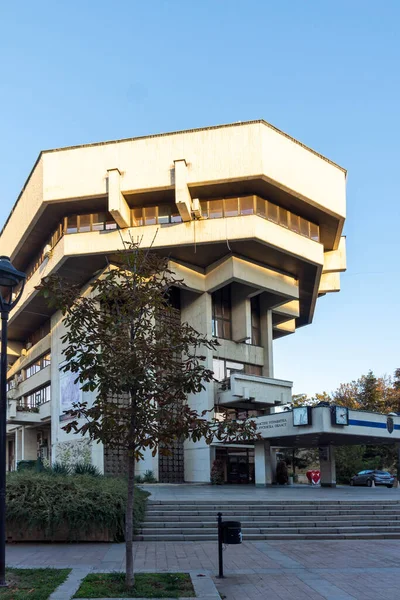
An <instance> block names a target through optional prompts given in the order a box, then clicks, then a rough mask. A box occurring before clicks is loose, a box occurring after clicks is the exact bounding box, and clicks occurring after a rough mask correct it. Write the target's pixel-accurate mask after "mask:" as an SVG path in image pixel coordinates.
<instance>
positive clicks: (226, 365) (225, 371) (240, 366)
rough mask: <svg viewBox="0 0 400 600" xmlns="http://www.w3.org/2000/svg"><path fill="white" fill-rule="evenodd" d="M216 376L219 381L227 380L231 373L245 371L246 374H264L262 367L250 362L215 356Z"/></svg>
mask: <svg viewBox="0 0 400 600" xmlns="http://www.w3.org/2000/svg"><path fill="white" fill-rule="evenodd" d="M212 368H213V371H214V378H215V379H216V380H217V381H225V380H226V379H228V378H229V377H230V375H231V373H244V374H245V375H258V376H261V375H262V367H260V366H259V365H251V364H248V363H242V362H235V361H232V360H225V359H222V358H213V367H212Z"/></svg>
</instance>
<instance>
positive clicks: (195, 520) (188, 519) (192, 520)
mask: <svg viewBox="0 0 400 600" xmlns="http://www.w3.org/2000/svg"><path fill="white" fill-rule="evenodd" d="M223 518H224V519H226V515H225V514H224V516H223ZM364 519H368V520H379V521H380V520H382V519H384V520H385V521H390V522H392V521H394V522H396V521H400V514H398V515H382V516H381V515H379V514H372V515H360V514H357V513H355V514H354V515H338V514H337V513H335V514H332V515H297V516H292V515H284V514H281V515H276V516H274V517H273V518H272V519H271V518H269V517H268V518H267V517H266V516H265V515H243V514H240V515H235V519H234V520H235V521H241V522H242V523H261V522H264V523H270V522H271V521H272V522H277V521H279V522H286V523H291V522H297V521H299V520H301V521H310V522H315V523H326V522H327V521H332V520H340V521H343V522H344V521H349V522H351V521H354V520H356V521H358V520H364ZM147 522H148V523H154V526H156V525H157V526H159V527H162V526H163V524H164V523H177V524H180V523H187V524H190V525H191V526H194V525H195V524H197V525H198V526H200V525H201V524H202V523H212V524H214V525H215V526H216V524H217V517H216V515H215V514H214V515H213V516H212V517H211V516H210V517H201V516H199V515H195V516H193V515H189V516H185V515H183V516H179V517H174V518H170V519H166V517H165V516H157V517H153V516H151V515H149V514H148V515H147V517H146V521H145V523H147ZM182 526H183V525H182Z"/></svg>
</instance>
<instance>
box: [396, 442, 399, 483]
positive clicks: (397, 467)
mask: <svg viewBox="0 0 400 600" xmlns="http://www.w3.org/2000/svg"><path fill="white" fill-rule="evenodd" d="M396 451H397V452H396V457H397V463H396V471H397V481H400V442H396Z"/></svg>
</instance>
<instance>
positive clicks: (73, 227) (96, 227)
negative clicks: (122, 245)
mask: <svg viewBox="0 0 400 600" xmlns="http://www.w3.org/2000/svg"><path fill="white" fill-rule="evenodd" d="M112 229H117V224H116V222H115V221H114V219H113V218H112V216H111V215H110V213H108V212H97V213H91V214H85V215H71V216H69V217H64V219H63V220H62V222H61V223H60V224H59V225H58V227H57V229H56V230H55V231H54V232H53V233H52V235H51V236H50V239H49V240H48V242H47V244H46V245H49V246H50V247H51V248H52V249H53V248H54V247H55V246H56V244H57V243H58V242H59V241H60V239H61V238H62V236H63V235H64V233H68V234H69V233H85V232H88V231H108V230H112ZM44 259H45V250H44V249H43V250H42V251H41V252H40V253H39V254H38V255H37V256H36V257H35V259H34V260H33V261H32V262H31V263H30V265H29V266H28V268H27V269H26V279H27V280H28V279H30V278H31V277H32V275H33V274H34V272H35V271H36V270H37V269H38V268H39V267H40V265H41V264H42V262H43V261H44Z"/></svg>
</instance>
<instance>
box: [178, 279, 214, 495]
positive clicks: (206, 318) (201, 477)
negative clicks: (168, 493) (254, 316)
mask: <svg viewBox="0 0 400 600" xmlns="http://www.w3.org/2000/svg"><path fill="white" fill-rule="evenodd" d="M181 319H182V323H184V322H188V323H190V324H191V325H192V326H193V327H194V328H195V329H196V330H197V331H199V332H200V333H203V334H206V335H207V336H208V337H211V335H212V326H211V321H212V304H211V295H210V294H209V293H207V292H205V293H203V294H196V293H194V292H190V291H188V290H182V291H181ZM199 352H200V353H201V354H203V355H204V356H205V357H206V358H205V361H204V364H205V366H206V367H207V368H209V369H212V361H213V355H212V351H211V350H207V349H201V351H199ZM188 403H189V406H190V407H191V408H193V409H195V410H197V411H198V412H201V411H202V410H210V409H212V408H214V403H215V393H214V382H210V383H206V384H205V389H204V390H202V391H201V392H199V393H198V394H189V395H188ZM211 462H212V451H211V448H210V446H208V445H207V444H206V443H205V441H204V440H200V441H199V442H196V443H193V442H190V441H186V442H185V444H184V463H185V481H188V482H197V483H209V482H210V473H211Z"/></svg>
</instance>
